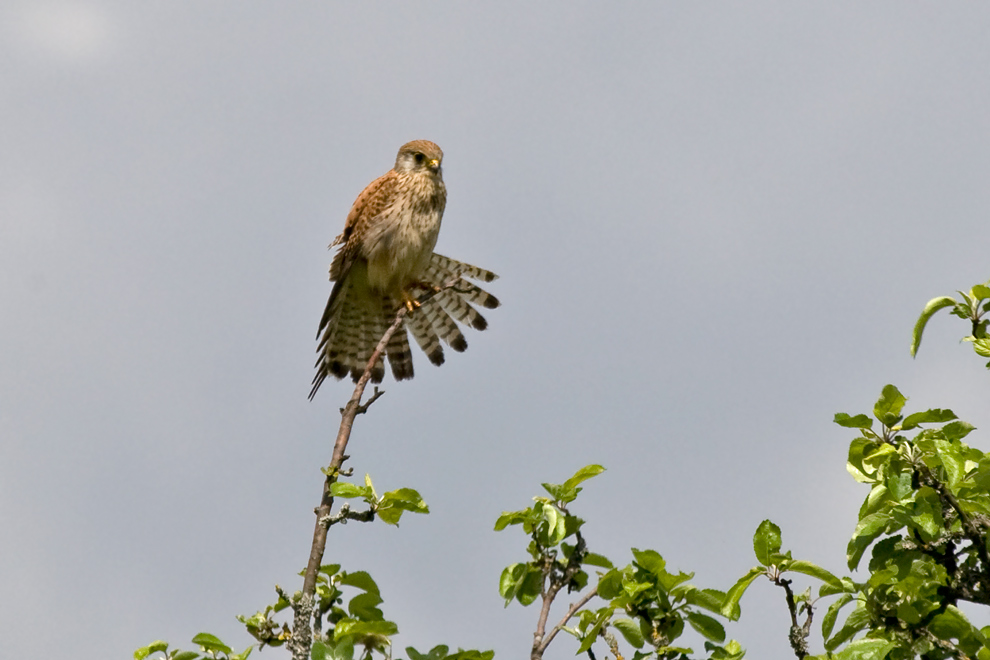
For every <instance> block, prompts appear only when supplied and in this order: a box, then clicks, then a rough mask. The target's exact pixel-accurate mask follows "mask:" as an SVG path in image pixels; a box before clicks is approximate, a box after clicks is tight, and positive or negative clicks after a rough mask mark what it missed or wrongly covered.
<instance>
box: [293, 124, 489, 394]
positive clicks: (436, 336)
mask: <svg viewBox="0 0 990 660" xmlns="http://www.w3.org/2000/svg"><path fill="white" fill-rule="evenodd" d="M442 162H443V151H442V150H441V149H440V147H439V146H438V145H436V144H435V143H433V142H430V141H429V140H413V141H412V142H407V143H406V144H404V145H402V147H400V148H399V153H398V154H397V155H396V158H395V166H394V167H393V168H392V169H391V170H389V171H388V172H386V173H385V174H384V175H382V176H380V177H378V178H377V179H375V180H374V181H372V182H371V183H370V184H368V186H367V187H366V188H365V189H364V190H363V191H362V192H361V194H360V195H358V196H357V199H356V200H355V201H354V204H353V206H352V207H351V210H350V212H349V213H348V214H347V220H346V221H345V223H344V231H343V232H341V233H340V235H339V236H337V237H336V238H335V239H334V240H333V242H332V243H330V248H331V249H333V248H334V247H338V246H339V247H338V249H337V252H336V254H334V257H333V260H332V261H331V263H330V280H331V281H332V282H333V283H334V284H333V288H332V289H331V291H330V298H329V300H327V306H326V309H325V310H324V312H323V317H322V318H321V319H320V326H319V329H318V330H317V333H316V337H317V339H318V340H319V345H318V346H317V349H316V350H317V355H318V357H317V360H316V375H315V376H314V377H313V386H312V390H311V391H310V393H309V398H310V400H312V399H313V397H314V396H316V392H317V390H319V389H320V385H322V384H323V381H324V380H326V378H327V376H333V377H334V378H336V379H338V380H340V379H341V378H344V377H345V376H347V375H348V374H350V376H351V378H352V379H353V380H354V382H357V381H358V380H359V379H360V378H361V375H362V374H363V373H364V370H365V368H366V366H367V364H368V362H369V361H370V360H371V354H372V353H373V352H374V350H375V347H376V346H377V345H378V342H379V341H381V338H382V336H383V335H384V334H385V331H386V330H387V329H388V327H389V326H390V325H391V324H392V323H393V321H394V319H395V316H396V315H397V313H398V312H399V310H400V309H401V307H403V306H404V307H406V310H407V313H406V315H405V317H404V318H403V321H402V326H400V327H399V328H398V330H397V331H396V332H395V334H393V335H392V337H391V339H390V340H389V342H388V344H387V346H386V349H385V351H384V355H385V356H387V359H388V363H389V366H390V367H391V371H392V376H393V377H394V378H395V380H397V381H400V380H407V379H410V378H412V377H413V363H412V350H411V349H410V346H409V337H408V334H407V332H406V331H407V329H408V331H409V333H411V334H412V336H413V338H414V339H415V341H416V343H417V344H418V345H419V347H420V348H421V349H422V350H423V352H424V353H425V354H426V357H427V358H428V359H429V360H430V362H431V363H433V364H435V365H437V366H440V365H441V364H443V362H444V354H443V346H442V345H441V341H442V342H443V343H445V344H447V345H448V346H449V347H450V348H452V349H454V350H455V351H458V352H462V351H464V350H465V349H466V348H467V340H465V339H464V335H463V334H462V333H461V331H460V329H459V328H458V325H457V321H460V322H461V323H463V324H466V325H470V326H471V327H473V328H475V329H476V330H484V329H485V328H486V327H488V322H487V321H486V320H485V317H484V316H482V315H481V314H480V313H479V312H478V310H477V309H475V306H480V307H485V308H488V309H494V308H496V307H498V306H499V305H500V302H499V300H498V298H496V297H495V296H493V295H491V294H490V293H488V292H487V291H484V290H483V289H481V288H480V287H479V286H478V285H476V284H474V283H473V282H469V281H468V280H475V281H479V282H492V281H494V280H495V279H496V278H497V277H498V276H497V275H495V273H493V272H491V271H489V270H485V269H482V268H478V267H477V266H472V265H470V264H466V263H464V262H461V261H457V260H455V259H451V258H450V257H445V256H443V255H440V254H437V253H435V252H434V251H433V248H434V247H435V246H436V243H437V237H438V236H439V234H440V222H441V220H442V218H443V211H444V207H445V206H446V203H447V188H446V186H444V183H443V169H442ZM384 361H385V360H384V359H383V357H379V358H378V360H377V361H376V363H375V365H374V366H373V367H372V371H371V380H372V382H375V383H380V382H382V379H383V378H384V376H385V365H384Z"/></svg>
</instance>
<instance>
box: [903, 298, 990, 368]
mask: <svg viewBox="0 0 990 660" xmlns="http://www.w3.org/2000/svg"><path fill="white" fill-rule="evenodd" d="M956 293H958V294H959V298H960V299H959V300H956V299H955V298H952V297H950V296H940V297H938V298H932V299H931V300H929V301H928V304H927V305H925V308H924V310H922V312H921V316H919V317H918V322H917V323H915V325H914V333H913V334H912V336H911V355H912V357H913V356H915V355H917V353H918V348H919V347H920V346H921V336H922V334H924V332H925V326H926V325H928V321H929V319H931V317H932V316H933V315H934V314H935V312H937V311H939V310H940V309H945V308H946V307H951V308H952V311H951V312H950V314H952V315H953V316H958V317H959V318H961V319H964V320H967V321H969V322H970V325H971V326H972V330H971V333H970V335H969V336H968V337H964V338H963V341H968V342H970V343H972V344H973V350H974V351H976V354H977V355H979V356H981V357H990V336H988V335H987V325H988V323H990V319H986V318H984V315H985V314H987V312H990V281H987V282H985V283H984V284H977V285H976V286H974V287H973V288H971V289H970V290H969V291H957V292H956ZM987 369H990V362H987Z"/></svg>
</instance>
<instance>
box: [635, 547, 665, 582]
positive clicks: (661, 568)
mask: <svg viewBox="0 0 990 660" xmlns="http://www.w3.org/2000/svg"><path fill="white" fill-rule="evenodd" d="M632 555H633V557H635V559H636V564H637V565H638V566H639V567H641V568H642V569H643V570H646V571H649V572H650V573H652V574H653V575H655V576H657V577H660V576H661V575H663V574H664V573H665V572H666V570H665V569H666V566H667V562H666V561H664V559H663V557H661V556H660V553H659V552H657V551H656V550H637V549H636V548H632Z"/></svg>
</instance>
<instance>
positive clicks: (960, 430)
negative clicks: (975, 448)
mask: <svg viewBox="0 0 990 660" xmlns="http://www.w3.org/2000/svg"><path fill="white" fill-rule="evenodd" d="M975 429H976V427H975V426H973V425H972V424H970V423H969V422H964V421H962V420H958V421H955V422H952V423H950V424H946V425H945V426H943V427H942V434H943V435H944V436H945V439H946V440H948V441H950V442H952V441H954V440H962V439H963V438H965V437H966V436H967V435H969V433H970V431H974V430H975Z"/></svg>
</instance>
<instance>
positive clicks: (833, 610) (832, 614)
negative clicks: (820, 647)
mask: <svg viewBox="0 0 990 660" xmlns="http://www.w3.org/2000/svg"><path fill="white" fill-rule="evenodd" d="M852 599H853V597H852V595H851V594H842V595H841V596H839V597H838V598H837V599H836V600H835V602H833V603H832V604H831V605H829V606H828V610H827V611H826V612H825V617H824V618H823V619H822V637H823V638H825V639H828V638H829V636H831V634H832V628H834V627H835V620H836V618H838V616H839V610H841V609H842V608H843V607H845V606H846V605H848V604H849V603H851V602H852Z"/></svg>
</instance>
